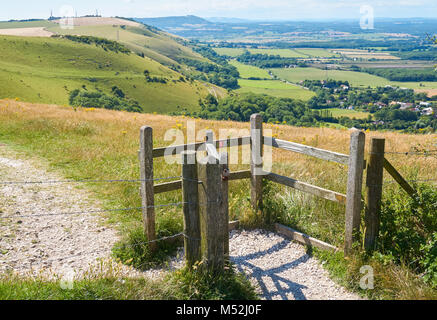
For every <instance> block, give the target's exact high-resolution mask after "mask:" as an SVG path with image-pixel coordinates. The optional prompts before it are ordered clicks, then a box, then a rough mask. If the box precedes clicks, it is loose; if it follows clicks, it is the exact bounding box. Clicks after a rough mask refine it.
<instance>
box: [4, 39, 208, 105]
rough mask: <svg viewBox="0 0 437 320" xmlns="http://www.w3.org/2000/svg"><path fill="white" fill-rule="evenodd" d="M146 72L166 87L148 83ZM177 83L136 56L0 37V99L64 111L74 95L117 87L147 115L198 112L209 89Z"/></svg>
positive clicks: (171, 74)
mask: <svg viewBox="0 0 437 320" xmlns="http://www.w3.org/2000/svg"><path fill="white" fill-rule="evenodd" d="M72 53H74V54H72ZM144 70H148V71H149V72H150V74H151V76H156V77H165V78H167V79H168V83H167V84H161V83H148V82H146V80H145V78H144V74H143V72H144ZM177 79H179V74H178V73H176V72H174V71H172V70H170V69H168V68H166V67H164V66H162V65H160V64H159V63H157V62H155V61H152V60H151V59H148V58H146V59H144V58H141V57H139V56H137V55H134V54H130V55H126V54H121V53H114V52H109V51H104V50H103V49H102V48H99V47H96V46H90V45H86V44H79V43H75V42H72V41H69V40H64V39H53V38H26V37H9V36H2V37H0V81H1V82H2V86H1V87H0V98H12V99H15V98H19V99H20V100H25V101H31V102H45V103H54V104H62V105H65V104H68V97H69V92H71V91H72V90H74V89H78V88H82V87H83V86H84V87H85V88H86V89H88V90H103V91H105V92H110V91H111V88H112V87H113V86H118V87H119V88H121V89H122V90H123V91H124V92H125V93H126V95H127V96H128V97H130V98H133V99H135V100H137V101H138V102H139V103H140V105H141V106H142V107H143V108H144V110H145V111H148V112H153V111H157V112H170V111H174V110H176V109H177V107H178V106H180V107H186V108H188V109H191V110H193V109H194V108H197V107H198V99H199V98H201V97H204V96H206V95H207V94H208V88H207V86H206V85H203V84H201V83H199V82H194V83H193V84H191V83H188V82H178V81H176V80H177ZM173 80H175V82H173Z"/></svg>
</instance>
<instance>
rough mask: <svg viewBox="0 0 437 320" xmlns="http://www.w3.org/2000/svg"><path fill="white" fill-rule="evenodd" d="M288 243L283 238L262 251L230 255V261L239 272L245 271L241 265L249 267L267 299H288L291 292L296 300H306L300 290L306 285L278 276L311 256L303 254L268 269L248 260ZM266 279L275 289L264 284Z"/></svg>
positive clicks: (268, 253)
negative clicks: (236, 255)
mask: <svg viewBox="0 0 437 320" xmlns="http://www.w3.org/2000/svg"><path fill="white" fill-rule="evenodd" d="M288 243H289V241H287V240H284V241H281V242H280V243H278V244H276V245H274V246H272V247H271V248H269V249H267V250H264V251H260V252H256V253H252V254H248V255H245V256H238V257H231V260H232V262H233V263H234V264H235V265H236V267H237V268H238V270H239V271H240V272H245V271H244V269H243V266H244V267H246V268H249V269H250V272H251V277H253V278H255V279H256V281H257V282H258V284H259V286H260V288H261V290H262V294H263V297H264V298H265V299H267V300H272V299H273V298H274V297H277V296H280V297H281V299H283V300H289V298H288V295H289V294H292V295H293V296H294V298H295V299H296V300H307V299H306V297H305V295H304V293H303V292H302V289H306V288H307V287H306V286H304V285H301V284H299V283H296V282H293V281H290V280H289V279H285V278H283V277H281V276H279V274H281V273H283V272H284V271H286V270H289V269H293V268H296V267H297V266H298V265H300V264H302V263H305V262H307V261H308V260H309V259H310V258H311V256H310V255H308V254H305V255H303V256H301V257H300V258H298V259H296V260H294V261H291V262H289V263H285V264H283V265H281V266H279V267H274V268H270V269H262V268H260V267H257V266H256V265H254V264H253V263H251V262H250V260H255V259H259V258H262V257H264V256H266V255H271V254H273V253H275V252H279V251H280V250H282V249H284V248H285V247H286V246H287V245H288ZM246 273H247V269H246ZM266 281H272V283H273V284H274V286H275V288H276V290H269V289H268V286H267V285H266Z"/></svg>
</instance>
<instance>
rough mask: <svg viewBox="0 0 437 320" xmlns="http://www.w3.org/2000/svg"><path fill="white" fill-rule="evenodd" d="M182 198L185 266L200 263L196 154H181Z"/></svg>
mask: <svg viewBox="0 0 437 320" xmlns="http://www.w3.org/2000/svg"><path fill="white" fill-rule="evenodd" d="M181 155H182V197H183V202H184V207H183V211H184V234H185V237H184V247H185V260H186V262H187V266H188V267H189V268H191V267H192V266H193V265H194V264H195V263H196V262H198V261H201V259H202V256H201V247H200V216H199V195H198V180H197V160H196V157H197V154H196V152H195V151H184V152H182V154H181Z"/></svg>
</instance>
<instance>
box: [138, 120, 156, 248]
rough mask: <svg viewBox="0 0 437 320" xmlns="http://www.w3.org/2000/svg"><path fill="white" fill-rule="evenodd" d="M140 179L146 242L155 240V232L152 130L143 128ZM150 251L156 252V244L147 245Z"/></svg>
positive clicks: (141, 131)
mask: <svg viewBox="0 0 437 320" xmlns="http://www.w3.org/2000/svg"><path fill="white" fill-rule="evenodd" d="M139 158H140V159H139V160H140V178H141V205H142V207H143V209H142V211H143V224H144V232H145V234H146V235H147V239H148V241H153V240H156V232H155V207H154V206H155V195H154V186H153V129H152V128H151V127H147V126H144V127H142V128H141V130H140V152H139ZM149 248H150V250H151V251H152V252H153V251H155V250H156V248H157V246H156V242H151V243H150V244H149Z"/></svg>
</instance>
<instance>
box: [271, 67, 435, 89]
mask: <svg viewBox="0 0 437 320" xmlns="http://www.w3.org/2000/svg"><path fill="white" fill-rule="evenodd" d="M272 72H273V74H275V75H276V76H278V77H279V78H281V79H284V80H287V81H290V82H293V83H299V82H300V81H303V80H326V79H333V80H343V81H349V83H350V84H351V85H352V86H354V87H369V86H370V87H383V86H386V85H391V86H398V87H401V88H409V89H415V90H417V89H421V90H423V89H425V90H429V89H437V82H396V81H389V80H387V79H385V78H382V77H378V76H374V75H370V74H367V73H363V72H354V71H340V70H321V69H317V68H295V69H272ZM421 84H422V86H421Z"/></svg>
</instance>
